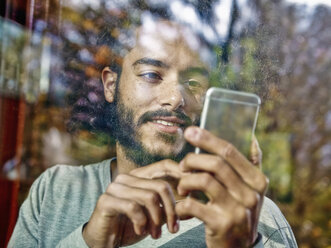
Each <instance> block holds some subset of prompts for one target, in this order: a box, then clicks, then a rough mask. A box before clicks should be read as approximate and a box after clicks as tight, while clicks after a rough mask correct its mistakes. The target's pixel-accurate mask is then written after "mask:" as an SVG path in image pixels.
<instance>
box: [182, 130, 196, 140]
mask: <svg viewBox="0 0 331 248" xmlns="http://www.w3.org/2000/svg"><path fill="white" fill-rule="evenodd" d="M197 134H198V130H197V128H194V127H190V128H187V129H186V130H185V137H186V138H189V139H191V140H194V139H195V138H196V137H197Z"/></svg>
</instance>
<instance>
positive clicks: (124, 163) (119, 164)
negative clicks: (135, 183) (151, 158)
mask: <svg viewBox="0 0 331 248" xmlns="http://www.w3.org/2000/svg"><path fill="white" fill-rule="evenodd" d="M138 167H139V166H138V165H137V164H135V163H134V162H132V161H131V160H129V159H127V157H126V155H125V152H124V149H123V147H122V146H121V145H120V144H119V143H116V163H114V165H112V168H111V171H112V174H111V175H112V181H114V180H115V178H116V176H117V175H119V174H124V173H129V172H130V171H132V170H133V169H136V168H138Z"/></svg>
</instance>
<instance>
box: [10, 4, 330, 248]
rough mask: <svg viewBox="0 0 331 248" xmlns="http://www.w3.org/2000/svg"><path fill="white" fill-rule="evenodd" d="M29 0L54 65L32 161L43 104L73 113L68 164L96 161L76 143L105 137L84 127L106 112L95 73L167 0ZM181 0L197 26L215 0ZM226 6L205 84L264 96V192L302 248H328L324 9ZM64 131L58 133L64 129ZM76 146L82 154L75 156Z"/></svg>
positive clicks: (327, 16) (114, 57)
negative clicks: (94, 3) (95, 2)
mask: <svg viewBox="0 0 331 248" xmlns="http://www.w3.org/2000/svg"><path fill="white" fill-rule="evenodd" d="M34 2H35V8H34V13H33V20H34V22H33V27H32V28H33V30H35V31H36V32H39V33H40V34H47V35H48V36H49V37H50V38H51V39H52V47H51V55H52V68H51V72H50V91H49V93H48V95H47V97H45V98H44V97H42V98H40V99H39V100H40V103H39V104H36V106H35V110H38V114H37V113H36V112H35V113H33V114H32V115H30V116H32V117H33V119H34V120H33V121H31V123H30V124H27V127H29V128H31V130H33V131H31V134H30V136H33V137H30V138H29V136H27V137H28V138H29V139H31V140H32V141H31V143H33V144H31V148H30V150H31V151H30V152H31V154H33V156H32V155H31V156H32V157H36V158H40V157H41V155H40V154H37V153H38V151H39V153H40V149H39V147H40V146H41V145H42V144H40V143H38V142H40V140H41V138H40V137H41V131H40V130H42V131H47V130H45V129H43V128H42V127H43V125H49V126H47V128H50V127H51V126H54V123H50V121H49V120H50V119H51V118H47V115H49V111H47V108H48V106H49V105H50V106H52V107H55V108H57V109H56V110H54V111H53V112H52V113H53V114H54V115H59V116H62V117H63V116H65V114H63V113H62V115H61V112H65V111H61V108H63V107H70V108H73V109H74V110H75V115H74V116H72V119H73V120H75V121H76V122H73V125H72V126H71V128H72V129H76V130H77V132H78V135H77V137H78V141H77V142H76V148H75V149H74V151H72V153H73V154H74V155H73V156H74V157H75V159H77V160H78V159H79V158H81V159H82V161H87V160H90V159H91V157H92V158H93V157H94V158H95V159H99V158H100V157H102V156H104V154H105V152H104V153H102V154H99V153H98V152H96V150H98V149H96V148H95V147H94V148H93V149H91V148H90V147H91V146H90V145H87V144H86V143H84V142H82V140H89V141H90V143H92V144H100V143H109V139H108V138H106V136H105V135H104V134H103V133H101V134H100V133H97V132H95V131H94V136H92V135H91V134H90V133H89V132H87V131H82V130H91V129H92V128H93V127H94V125H96V124H98V123H93V120H91V119H90V118H89V116H90V115H91V114H96V113H102V112H103V89H102V84H101V83H100V80H99V76H100V68H102V67H104V66H107V65H109V64H110V62H111V61H112V60H114V61H115V62H116V64H121V55H123V52H124V51H125V49H127V46H128V44H126V43H125V42H126V41H127V40H126V37H127V36H128V35H126V34H130V32H132V29H133V27H134V26H132V25H133V24H136V23H137V21H138V19H139V17H141V16H142V15H143V13H146V11H150V12H152V13H155V14H159V15H164V14H171V13H167V12H169V8H168V7H169V3H170V2H171V1H160V2H163V5H162V4H159V5H158V4H157V2H158V1H143V0H139V1H109V2H112V3H113V2H118V5H119V6H117V5H114V6H111V7H109V3H106V2H105V1H100V2H101V3H100V5H101V7H100V8H92V7H91V6H83V4H82V6H80V8H77V9H76V8H73V7H71V6H70V5H69V4H67V5H64V1H61V2H60V1H59V0H50V1H42V0H36V1H34ZM69 2H70V1H69ZM107 2H108V1H107ZM149 2H155V3H156V4H155V5H151V4H149ZM179 2H182V3H183V4H186V5H187V6H191V7H193V8H194V9H195V10H196V12H197V13H198V16H199V18H201V19H202V20H204V21H206V22H207V21H210V20H212V19H213V17H212V14H211V13H212V12H213V9H214V7H215V3H216V2H217V1H179ZM125 3H129V4H128V5H127V6H124V4H125ZM107 4H108V5H107ZM122 5H123V6H124V7H123V6H122ZM232 6H233V7H232V12H231V16H230V23H229V25H230V27H229V28H228V33H227V37H224V39H223V42H224V44H223V46H222V49H216V52H217V53H219V55H221V56H220V57H221V60H220V61H219V63H220V65H219V69H220V70H219V71H217V72H215V73H214V74H215V75H214V74H212V83H213V84H216V85H218V84H219V82H220V81H221V84H222V86H223V87H227V88H235V89H238V90H245V91H251V92H256V93H258V94H259V95H260V96H262V98H263V102H264V104H263V107H262V111H261V114H260V119H259V122H258V138H259V139H260V143H261V144H262V148H263V150H264V157H265V160H264V169H265V171H266V173H268V174H269V176H270V178H271V179H272V180H271V184H270V195H271V196H272V197H273V198H276V199H278V200H281V201H282V202H283V203H282V206H283V210H284V211H285V214H286V215H287V218H288V219H289V220H290V222H291V224H292V225H293V227H294V230H295V232H296V236H297V238H298V241H299V244H300V247H323V246H326V245H327V242H328V240H327V237H328V235H329V236H330V231H328V230H330V229H331V226H330V225H331V222H330V219H331V216H330V213H331V206H330V203H329V201H330V200H329V199H330V196H331V192H330V191H331V188H330V186H329V185H330V182H329V181H330V179H329V178H330V174H331V171H330V167H331V158H330V157H331V155H330V150H331V144H330V130H331V127H330V126H331V112H330V109H331V106H330V105H331V102H330V101H331V100H330V95H331V94H330V86H329V84H330V82H329V79H330V78H331V77H330V76H331V75H330V73H331V71H330V69H329V68H331V65H330V57H331V52H330V49H329V46H330V44H331V38H330V32H327V31H328V28H329V23H328V20H330V15H331V11H330V9H328V8H327V7H319V8H317V9H316V10H315V11H314V12H311V13H310V15H311V16H310V18H306V17H305V16H307V15H306V14H305V10H304V9H303V8H302V7H294V6H290V5H286V4H285V2H284V1H258V0H254V1H235V0H233V1H232ZM247 13H250V14H248V16H249V17H247ZM213 28H214V29H215V27H213ZM102 38H106V39H102ZM17 42H19V40H18V41H17ZM13 46H15V44H14V43H13ZM16 60H17V59H15V61H16ZM66 100H67V101H66ZM47 104H49V105H47ZM72 106H74V107H72ZM32 107H33V106H32ZM63 119H64V117H63ZM62 122H63V120H62ZM33 123H34V124H33ZM63 126H64V125H63V123H62V126H61V128H60V127H59V130H60V129H61V130H62V131H64V127H63ZM37 127H38V128H39V127H40V129H38V128H37ZM36 140H39V141H36ZM81 147H85V148H84V149H81V150H80V152H79V149H78V148H81ZM93 150H94V152H93ZM91 151H92V152H91ZM85 152H86V153H85ZM88 152H91V154H90V156H88V155H86V154H87V153H88ZM95 154H97V155H95ZM84 155H85V157H84ZM40 161H41V160H38V162H39V163H41V162H40Z"/></svg>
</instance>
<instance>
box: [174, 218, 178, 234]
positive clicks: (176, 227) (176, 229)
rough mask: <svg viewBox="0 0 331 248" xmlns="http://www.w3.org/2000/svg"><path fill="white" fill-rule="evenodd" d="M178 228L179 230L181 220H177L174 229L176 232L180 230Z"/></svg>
mask: <svg viewBox="0 0 331 248" xmlns="http://www.w3.org/2000/svg"><path fill="white" fill-rule="evenodd" d="M178 230H179V220H176V223H175V225H174V231H175V233H176V232H178Z"/></svg>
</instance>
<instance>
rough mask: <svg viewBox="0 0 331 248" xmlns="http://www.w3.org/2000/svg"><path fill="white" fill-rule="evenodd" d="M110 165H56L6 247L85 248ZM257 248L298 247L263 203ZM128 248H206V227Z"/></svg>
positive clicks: (184, 226)
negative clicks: (88, 227) (87, 227)
mask: <svg viewBox="0 0 331 248" xmlns="http://www.w3.org/2000/svg"><path fill="white" fill-rule="evenodd" d="M110 162H111V160H105V161H103V162H101V163H96V164H92V165H87V166H67V165H57V166H54V167H52V168H50V169H48V170H46V171H45V172H44V173H43V174H42V175H41V176H40V177H39V178H38V179H37V180H36V181H35V182H34V183H33V185H32V186H31V189H30V193H29V196H28V197H27V199H26V200H25V202H24V203H23V204H22V207H21V209H20V212H19V218H18V221H17V223H16V226H15V229H14V233H13V235H12V237H11V240H10V242H9V245H8V247H25V248H26V247H70V248H73V247H87V245H86V244H85V242H84V240H83V237H82V227H83V225H84V224H85V223H86V222H87V221H88V220H89V218H90V216H91V214H92V212H93V210H94V207H95V205H96V202H97V200H98V198H99V196H100V195H101V194H102V193H103V192H105V190H106V188H107V186H108V184H109V183H110V182H111V175H110ZM258 231H259V236H260V241H259V242H258V243H257V244H256V245H255V246H254V247H297V244H296V241H295V238H294V235H293V233H292V230H291V228H290V226H289V225H288V223H287V221H286V220H285V218H284V216H283V215H282V213H281V212H280V210H279V209H278V208H277V206H276V205H275V204H274V203H273V202H272V201H271V200H269V199H268V198H265V199H264V204H263V208H262V211H261V215H260V221H259V226H258ZM130 247H144V248H147V247H163V248H165V247H190V248H191V247H206V244H205V239H204V225H203V223H202V222H201V221H200V220H198V219H195V218H194V219H191V220H187V221H181V222H180V230H179V232H178V233H176V234H171V233H169V232H168V231H167V228H166V225H163V227H162V236H161V238H160V239H157V240H154V239H152V238H151V237H150V236H148V237H146V238H145V239H143V240H142V241H140V242H138V243H136V244H134V245H132V246H130Z"/></svg>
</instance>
